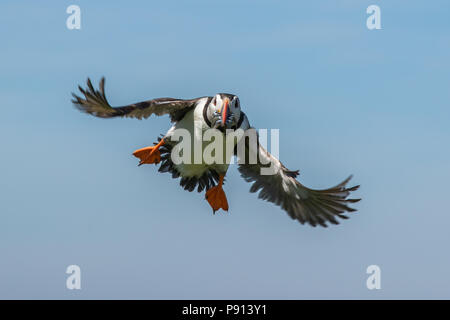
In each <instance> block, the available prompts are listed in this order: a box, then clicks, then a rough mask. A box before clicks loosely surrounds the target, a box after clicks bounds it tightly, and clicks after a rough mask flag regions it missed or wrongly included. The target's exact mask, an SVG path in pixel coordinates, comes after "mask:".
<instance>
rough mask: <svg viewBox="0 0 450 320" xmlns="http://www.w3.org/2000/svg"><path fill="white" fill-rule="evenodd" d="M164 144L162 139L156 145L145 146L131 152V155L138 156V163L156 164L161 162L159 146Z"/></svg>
mask: <svg viewBox="0 0 450 320" xmlns="http://www.w3.org/2000/svg"><path fill="white" fill-rule="evenodd" d="M163 144H164V140H161V141H160V142H159V143H158V144H157V145H155V146H152V147H145V148H142V149H138V150H136V151H135V152H133V156H135V157H136V158H139V160H140V161H139V165H143V164H152V163H154V164H158V163H160V162H161V152H159V147H161V146H162V145H163Z"/></svg>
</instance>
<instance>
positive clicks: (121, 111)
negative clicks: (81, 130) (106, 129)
mask: <svg viewBox="0 0 450 320" xmlns="http://www.w3.org/2000/svg"><path fill="white" fill-rule="evenodd" d="M78 89H79V90H80V91H81V93H82V94H83V95H84V99H83V98H81V97H79V96H77V95H76V94H74V93H72V96H73V97H74V99H72V102H73V104H74V105H75V107H76V108H77V109H79V110H80V111H82V112H85V113H89V114H92V115H94V116H96V117H100V118H113V117H130V118H137V119H143V118H144V119H147V118H148V117H150V116H151V115H152V114H154V115H157V116H161V115H164V114H169V115H170V120H171V121H172V122H174V121H178V120H180V119H181V118H183V117H184V115H185V114H186V112H188V111H189V110H191V108H193V107H194V106H195V104H196V103H197V101H198V100H200V99H202V98H204V97H201V98H196V99H190V100H183V99H174V98H157V99H153V100H148V101H143V102H138V103H133V104H130V105H127V106H123V107H111V105H110V104H109V103H108V100H107V99H106V96H105V78H102V79H101V80H100V90H95V89H94V87H93V86H92V83H91V80H90V79H89V78H88V79H87V88H86V89H83V88H82V87H81V86H78Z"/></svg>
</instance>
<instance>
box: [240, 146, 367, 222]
mask: <svg viewBox="0 0 450 320" xmlns="http://www.w3.org/2000/svg"><path fill="white" fill-rule="evenodd" d="M245 153H246V155H245V157H246V159H245V163H241V164H239V172H240V173H241V176H242V177H243V178H244V179H245V180H246V181H247V182H253V184H252V186H251V188H250V192H257V191H258V190H260V191H259V195H258V197H259V198H261V199H263V200H267V201H270V202H273V203H275V204H276V205H279V206H280V207H281V208H282V209H283V210H285V211H286V212H287V213H288V214H289V216H290V217H291V218H292V219H296V220H298V221H299V222H300V223H301V224H304V223H305V222H306V223H309V224H310V225H312V226H313V227H315V226H316V225H321V226H322V227H327V222H331V223H333V224H339V222H338V220H337V219H336V217H339V218H342V219H348V217H347V216H345V215H344V213H345V212H353V211H356V210H355V209H353V208H350V207H348V206H347V204H348V203H352V202H358V201H359V200H361V199H347V197H348V196H349V194H350V192H351V191H355V190H357V189H358V188H359V186H354V187H351V188H347V187H346V185H347V183H348V181H349V180H350V179H351V176H350V177H348V178H347V179H345V180H344V181H343V182H341V183H340V184H338V185H337V186H335V187H333V188H329V189H325V190H313V189H309V188H307V187H305V186H303V185H302V184H301V183H300V182H298V181H297V180H296V177H297V175H298V171H290V170H288V169H287V168H286V167H285V166H284V165H283V164H282V163H281V162H280V160H278V159H277V158H275V157H274V156H272V155H271V154H270V153H269V152H268V151H267V150H265V149H264V148H263V147H262V146H260V145H259V144H258V145H255V146H252V145H251V144H249V143H248V142H246V145H245ZM252 153H253V156H254V157H255V159H257V163H256V164H249V163H248V162H249V161H248V160H249V159H251V154H252ZM249 156H250V158H249ZM256 156H257V158H256ZM240 162H243V161H242V159H241V161H240ZM270 166H272V167H273V168H275V170H274V174H270V175H262V174H261V169H262V168H266V169H267V168H268V167H270Z"/></svg>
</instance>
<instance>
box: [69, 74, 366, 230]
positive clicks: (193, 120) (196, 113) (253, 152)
mask: <svg viewBox="0 0 450 320" xmlns="http://www.w3.org/2000/svg"><path fill="white" fill-rule="evenodd" d="M86 85H87V86H86V87H85V88H82V87H81V86H78V89H79V91H80V93H81V95H82V96H80V95H77V94H75V93H72V96H73V99H72V103H73V105H74V106H75V107H76V108H77V109H79V110H80V111H82V112H84V113H87V114H90V115H93V116H96V117H99V118H115V117H129V118H136V119H139V120H141V119H147V118H148V117H150V116H152V115H155V116H162V115H168V116H169V117H170V120H171V122H172V127H171V128H170V129H169V130H168V131H167V132H166V133H165V134H163V135H160V136H158V137H157V138H156V142H154V143H153V145H150V146H146V147H143V148H141V149H138V150H136V151H134V152H133V155H134V156H135V157H136V158H138V159H139V164H138V165H139V166H141V165H143V164H155V165H159V169H158V171H159V172H166V173H170V174H171V175H172V177H173V178H175V179H180V185H181V187H183V188H184V189H185V190H187V191H190V192H191V191H194V190H195V189H196V190H197V191H198V192H203V191H205V199H206V200H207V202H208V203H209V205H210V206H211V208H212V210H213V213H215V212H216V211H217V210H220V209H223V210H224V211H228V209H229V205H228V200H227V197H226V195H225V192H224V190H223V186H224V183H225V175H226V173H227V171H228V168H229V164H230V161H229V160H230V159H229V158H230V157H233V156H236V157H239V156H240V155H239V154H238V153H237V149H238V148H237V145H238V144H239V143H238V142H239V141H238V142H237V143H235V145H234V150H233V153H232V154H229V155H226V156H225V157H227V156H228V159H225V161H223V162H219V163H215V162H213V163H210V162H208V163H205V162H204V161H200V162H195V163H178V162H174V161H173V157H172V153H173V152H175V149H176V148H175V147H176V145H177V143H178V140H177V139H175V138H174V136H175V133H176V132H177V130H178V129H180V130H187V132H189V133H190V134H191V136H193V137H196V136H201V135H202V133H204V132H205V131H207V130H209V129H216V130H218V131H219V132H220V134H221V135H223V137H224V138H226V136H227V135H228V134H229V132H232V131H233V130H242V131H243V132H244V133H245V132H250V130H256V129H255V128H253V127H252V126H251V125H250V122H249V119H248V117H247V115H246V114H245V113H244V111H243V110H242V108H241V103H240V100H239V98H238V96H236V95H234V94H229V93H217V94H215V95H214V96H203V97H199V98H194V99H176V98H156V99H151V100H147V101H141V102H137V103H133V104H129V105H125V106H119V107H112V106H111V105H110V104H109V102H108V100H107V98H106V95H105V78H104V77H102V78H101V80H100V82H99V89H95V88H94V86H93V85H92V82H91V80H90V79H89V78H88V79H87V83H86ZM193 139H195V138H193ZM242 140H244V142H243V144H242V145H243V148H242V150H244V152H243V154H244V157H246V158H251V156H254V157H255V158H256V161H248V159H247V160H246V159H243V160H241V161H238V164H237V165H238V170H239V172H240V175H241V177H242V178H243V179H244V180H245V181H247V182H249V183H251V184H252V185H251V187H250V192H251V193H256V192H258V191H259V193H258V197H259V198H261V199H263V200H266V201H269V202H272V203H273V204H275V205H277V206H279V207H281V209H283V210H284V211H285V212H286V213H287V214H288V215H289V217H291V218H292V219H294V220H297V221H298V222H300V223H301V224H305V223H306V224H308V225H310V226H313V227H316V226H322V227H327V226H328V225H329V224H330V223H331V224H335V225H337V224H339V222H340V219H348V216H347V215H346V214H347V213H351V212H355V211H357V210H356V209H354V208H352V207H350V206H349V204H350V203H355V202H358V201H360V200H361V199H359V198H358V199H357V198H349V196H350V193H351V192H353V191H355V190H357V189H358V188H359V185H356V186H352V187H347V184H348V182H349V181H350V179H351V178H352V176H351V175H350V176H349V177H348V178H347V179H345V180H344V181H342V182H341V183H339V184H338V185H336V186H334V187H331V188H328V189H322V190H317V189H311V188H308V187H306V186H304V185H303V184H301V183H300V182H299V181H298V180H297V176H298V175H299V170H289V169H287V168H286V167H285V166H284V165H283V164H282V163H281V161H280V160H279V159H277V158H276V157H275V156H273V155H272V154H270V153H269V152H268V151H267V150H266V149H265V148H264V147H263V146H262V145H261V144H260V143H259V141H258V139H257V143H256V144H255V143H250V142H249V141H250V140H251V139H245V138H243V139H242ZM201 148H203V149H204V148H205V144H203V143H201ZM241 154H242V152H241ZM240 157H241V158H244V157H243V156H240ZM268 167H273V168H275V169H276V170H273V173H271V174H262V170H264V168H266V169H267V168H268Z"/></svg>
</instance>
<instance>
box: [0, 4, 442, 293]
mask: <svg viewBox="0 0 450 320" xmlns="http://www.w3.org/2000/svg"><path fill="white" fill-rule="evenodd" d="M44 3H45V5H44V4H43V3H39V4H37V3H35V2H32V1H3V2H2V4H1V5H0V38H1V40H2V41H1V43H2V44H1V48H2V54H1V57H2V58H1V59H0V96H1V98H2V99H1V100H2V103H1V110H2V116H1V117H0V136H1V139H0V146H1V150H2V151H1V155H2V156H1V157H0V168H1V169H0V172H1V176H0V181H1V183H0V199H1V201H0V213H1V214H0V256H1V259H0V298H44V299H45V298H61V299H79V298H84V299H91V298H125V299H129V298H137V299H148V298H149V299H154V298H159V299H170V298H181V299H184V298H210V299H216V298H221V299H227V298H235V299H241V298H264V299H280V298H285V299H303V298H307V299H309V298H325V299H328V298H343V299H346V298H362V299H380V298H387V299H390V298H447V299H448V298H450V289H449V288H450V276H449V274H448V270H449V269H450V258H449V256H448V254H447V251H448V249H447V245H448V243H449V241H450V234H449V232H448V229H449V227H450V212H449V209H448V200H447V199H448V181H449V180H450V152H449V151H448V147H445V146H446V145H448V141H449V138H450V126H449V125H448V123H449V119H450V111H449V110H450V109H449V101H450V90H448V85H449V80H450V79H449V78H450V62H449V59H448V57H449V54H450V33H449V31H450V20H449V19H448V14H447V12H448V10H449V9H450V8H449V4H448V2H446V1H433V2H430V1H423V0H422V1H339V2H337V1H320V2H319V1H309V2H302V3H300V2H299V1H283V2H282V3H279V2H275V1H226V2H217V1H214V2H212V1H183V2H181V1H180V2H176V1H166V2H164V4H162V3H161V2H156V1H134V2H133V4H132V5H131V4H130V3H129V2H127V3H125V2H115V3H111V2H107V1H95V2H93V1H47V2H44ZM71 4H77V5H79V6H80V7H81V19H82V21H81V26H82V29H81V30H68V29H67V28H66V18H67V16H68V15H67V14H66V8H67V7H68V6H69V5H71ZM371 4H377V5H379V6H380V8H381V24H382V29H381V30H372V31H369V30H368V29H367V28H366V18H367V14H366V8H367V7H368V6H369V5H371ZM103 75H104V76H105V77H106V90H107V94H108V96H109V101H110V102H111V103H112V104H115V105H123V104H126V103H130V102H136V101H140V100H146V99H148V98H152V97H162V96H173V97H185V98H188V97H197V96H203V95H213V94H215V93H216V92H232V93H235V94H237V95H239V97H240V100H241V104H242V108H243V109H244V110H245V112H246V114H247V115H248V116H249V118H250V120H251V122H252V125H254V126H255V127H257V128H279V129H280V140H281V142H280V144H281V145H280V156H281V159H282V161H283V162H284V164H285V165H286V166H287V167H289V168H291V169H300V172H301V175H300V177H299V179H300V181H301V182H302V183H303V184H305V185H307V186H310V187H313V188H325V187H329V186H332V185H334V184H336V183H338V182H340V181H341V180H342V179H344V178H345V177H347V175H349V174H354V180H353V182H354V183H357V184H361V189H360V190H359V191H358V192H357V193H356V196H358V197H362V198H363V200H362V201H361V202H360V203H358V204H357V205H356V207H357V208H358V209H359V211H358V213H357V214H354V215H352V216H351V219H350V220H347V221H343V223H342V224H340V225H339V226H332V227H330V228H327V229H321V228H311V227H308V226H302V225H300V224H298V223H297V222H295V221H293V220H291V219H290V218H289V217H288V216H287V214H286V213H284V212H283V211H282V210H281V209H279V208H278V207H276V206H274V205H272V204H270V203H266V202H263V201H261V200H259V199H257V197H256V196H255V195H254V194H250V193H248V189H249V187H250V186H249V185H248V184H246V183H245V181H243V180H242V179H240V177H239V175H238V173H237V170H236V167H231V168H230V171H229V174H228V180H227V183H226V185H225V192H226V193H227V196H228V200H229V203H230V212H229V213H228V214H221V213H220V214H216V215H215V216H213V215H212V213H211V209H210V208H209V205H208V204H207V202H206V201H205V200H204V199H203V197H204V195H203V194H197V193H195V194H194V193H188V192H186V191H184V190H182V189H181V188H180V187H179V186H178V181H176V180H173V179H171V178H170V176H169V175H167V174H159V173H157V170H156V169H155V167H153V166H143V167H137V160H136V159H135V158H134V157H132V156H131V153H132V152H133V151H134V150H135V149H137V148H140V147H143V146H146V145H149V144H151V143H152V142H153V141H154V139H155V137H156V136H157V135H159V134H160V133H163V132H165V131H166V130H167V129H168V128H169V121H168V118H165V117H161V118H151V119H148V120H146V121H138V120H133V119H114V120H103V119H97V118H94V117H89V116H87V115H85V114H81V113H80V112H78V111H77V110H75V109H74V108H73V107H72V105H71V103H70V93H71V92H72V91H75V89H76V87H77V85H78V84H81V83H84V81H85V79H86V78H87V77H88V76H90V77H91V78H93V79H95V81H98V79H99V78H100V77H101V76H103ZM71 264H76V265H79V266H80V267H81V270H82V289H81V290H79V291H77V290H73V291H70V290H67V289H66V287H65V281H66V277H67V275H66V274H65V270H66V268H67V266H68V265H71ZM372 264H376V265H379V266H380V268H381V273H382V278H381V286H382V289H381V290H368V289H367V288H366V278H367V277H368V275H367V274H366V268H367V267H368V266H369V265H372Z"/></svg>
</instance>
